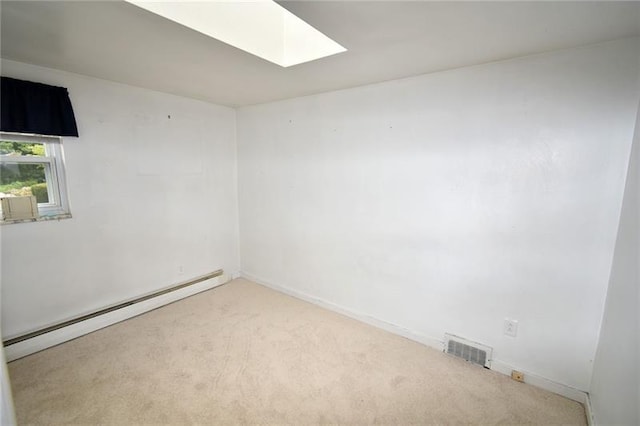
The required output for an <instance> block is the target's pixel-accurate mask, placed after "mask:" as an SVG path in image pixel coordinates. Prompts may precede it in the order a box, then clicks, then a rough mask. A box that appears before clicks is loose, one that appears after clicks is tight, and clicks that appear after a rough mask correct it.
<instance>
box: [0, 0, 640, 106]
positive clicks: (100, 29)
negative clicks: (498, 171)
mask: <svg viewBox="0 0 640 426" xmlns="http://www.w3.org/2000/svg"><path fill="white" fill-rule="evenodd" d="M280 4H282V5H283V6H284V7H286V8H287V9H289V10H290V11H291V12H293V13H294V14H296V15H298V16H299V17H301V18H302V19H304V20H305V21H307V22H308V23H310V24H311V25H313V26H314V27H316V28H317V29H319V30H320V31H322V32H323V33H325V34H326V35H327V36H329V37H331V38H332V39H334V40H336V41H337V42H338V43H340V44H341V45H343V46H345V47H346V48H347V49H348V51H347V52H345V53H341V54H338V55H334V56H330V57H327V58H323V59H320V60H317V61H313V62H308V63H304V64H300V65H296V66H293V67H290V68H281V67H280V66H278V65H275V64H272V63H270V62H267V61H265V60H262V59H259V58H257V57H254V56H252V55H250V54H248V53H245V52H243V51H241V50H238V49H236V48H234V47H231V46H229V45H226V44H224V43H222V42H220V41H217V40H215V39H211V38H209V37H207V36H205V35H202V34H200V33H198V32H196V31H193V30H190V29H188V28H186V27H182V26H180V25H178V24H176V23H174V22H171V21H169V20H167V19H165V18H162V17H160V16H157V15H154V14H152V13H150V12H147V11H145V10H143V9H140V8H138V7H136V6H134V5H132V4H129V3H125V2H121V1H106V2H99V1H81V2H77V1H71V2H62V1H43V2H38V1H18V2H11V1H2V3H1V13H2V22H1V27H0V28H1V36H2V44H1V51H0V53H1V56H2V57H3V58H6V59H12V60H16V61H21V62H26V63H31V64H36V65H40V66H45V67H51V68H56V69H60V70H65V71H70V72H74V73H78V74H84V75H88V76H92V77H98V78H102V79H106V80H111V81H117V82H120V83H126V84H131V85H135V86H139V87H145V88H149V89H154V90H158V91H162V92H167V93H173V94H176V95H181V96H186V97H190V98H195V99H201V100H205V101H209V102H213V103H216V104H221V105H227V106H232V107H237V106H244V105H251V104H257V103H264V102H269V101H274V100H280V99H286V98H291V97H297V96H304V95H309V94H314V93H320V92H326V91H331V90H337V89H344V88H348V87H354V86H359V85H364V84H369V83H375V82H381V81H386V80H393V79H398V78H403V77H408V76H413V75H418V74H424V73H429V72H435V71H441V70H445V69H451V68H457V67H462V66H468V65H474V64H479V63H486V62H491V61H497V60H502V59H507V58H513V57H518V56H524V55H529V54H534V53H540V52H545V51H551V50H556V49H564V48H569V47H574V46H580V45H586V44H592V43H597V42H602V41H608V40H614V39H618V38H624V37H631V36H638V35H640V2H609V1H607V2H561V1H558V2H555V1H554V2H477V1H474V2H420V1H414V2H400V1H386V2H384V1H374V2H367V1H332V2H328V1H294V2H288V1H284V2H280Z"/></svg>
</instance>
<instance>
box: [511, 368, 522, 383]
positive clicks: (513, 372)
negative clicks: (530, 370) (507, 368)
mask: <svg viewBox="0 0 640 426" xmlns="http://www.w3.org/2000/svg"><path fill="white" fill-rule="evenodd" d="M511 378H512V379H513V380H515V381H517V382H522V383H524V373H523V372H522V371H518V370H511Z"/></svg>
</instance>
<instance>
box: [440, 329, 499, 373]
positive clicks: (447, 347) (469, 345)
mask: <svg viewBox="0 0 640 426" xmlns="http://www.w3.org/2000/svg"><path fill="white" fill-rule="evenodd" d="M444 352H445V353H448V354H450V355H453V356H455V357H458V358H462V359H464V360H465V361H469V362H470V363H472V364H477V365H480V366H482V367H485V368H491V353H492V352H493V349H492V348H490V347H489V346H486V345H483V344H480V343H476V342H473V341H471V340H467V339H464V338H462V337H458V336H455V335H453V334H448V333H447V334H445V335H444Z"/></svg>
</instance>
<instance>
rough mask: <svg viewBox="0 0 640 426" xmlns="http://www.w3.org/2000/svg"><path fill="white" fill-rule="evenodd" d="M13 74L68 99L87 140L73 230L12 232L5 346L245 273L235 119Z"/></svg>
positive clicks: (5, 283) (78, 81)
mask: <svg viewBox="0 0 640 426" xmlns="http://www.w3.org/2000/svg"><path fill="white" fill-rule="evenodd" d="M2 73H3V75H6V76H9V77H15V78H21V79H25V80H32V81H38V82H42V83H47V84H54V85H59V86H64V87H67V88H68V89H69V93H70V97H71V100H72V103H73V107H74V111H75V114H76V119H77V122H78V130H79V133H80V137H79V138H71V137H69V138H65V139H64V142H63V147H64V153H65V159H66V171H67V181H68V188H69V198H70V203H71V213H72V215H73V218H72V219H68V220H61V221H50V222H38V223H23V224H13V225H4V226H2V228H1V230H0V231H1V232H2V265H1V266H2V335H3V337H4V338H7V337H10V336H14V335H17V334H21V333H24V332H26V331H30V330H33V329H36V328H39V327H42V326H45V325H49V324H51V323H55V322H57V321H59V320H63V319H67V318H69V317H73V316H76V315H78V314H81V313H86V312H88V311H92V310H95V309H98V308H102V307H104V306H106V305H109V304H113V303H117V302H120V301H123V300H125V299H128V298H131V297H135V296H138V295H141V294H144V293H147V292H151V291H153V290H156V289H159V288H162V287H166V286H169V285H172V284H175V283H177V282H180V281H184V280H186V279H189V278H192V277H195V276H198V275H202V274H205V273H207V272H212V271H214V270H216V269H219V268H224V270H225V272H226V273H227V274H230V273H232V272H235V271H237V270H238V264H239V260H238V248H237V239H238V235H237V229H238V226H237V190H236V145H235V111H234V110H233V109H230V108H225V107H220V106H215V105H211V104H208V103H204V102H199V101H194V100H190V99H185V98H180V97H177V96H172V95H167V94H163V93H158V92H153V91H149V90H144V89H139V88H134V87H130V86H125V85H120V84H115V83H110V82H107V81H102V80H97V79H92V78H87V77H82V76H78V75H74V74H69V73H64V72H59V71H54V70H50V69H44V68H39V67H35V66H31V65H26V64H21V63H17V62H12V61H7V60H3V61H2ZM168 116H170V117H171V118H168ZM181 267H182V273H180V268H181Z"/></svg>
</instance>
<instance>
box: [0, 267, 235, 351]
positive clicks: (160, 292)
mask: <svg viewBox="0 0 640 426" xmlns="http://www.w3.org/2000/svg"><path fill="white" fill-rule="evenodd" d="M222 274H224V271H223V270H222V269H218V270H217V271H214V272H211V273H208V274H205V275H201V276H199V277H197V278H194V279H191V280H189V281H185V282H183V283H180V284H177V285H175V286H171V287H167V288H165V289H162V290H158V291H155V292H153V293H150V294H147V295H145V296H140V297H137V298H135V299H131V300H128V301H126V302H122V303H119V304H117V305H113V306H109V307H108V308H103V309H99V310H97V311H95V312H91V313H89V314H85V315H81V316H79V317H76V318H72V319H70V320H66V321H62V322H60V323H58V324H53V325H50V326H48V327H44V328H41V329H39V330H35V331H32V332H30V333H27V334H23V335H22V336H17V337H13V338H11V339H7V340H4V341H3V342H2V344H3V345H4V346H5V347H6V346H10V345H13V344H15V343H19V342H22V341H24V340H28V339H32V338H34V337H37V336H40V335H42V334H46V333H50V332H52V331H54V330H58V329H61V328H64V327H68V326H70V325H73V324H77V323H79V322H82V321H86V320H88V319H91V318H95V317H97V316H100V315H104V314H108V313H109V312H113V311H117V310H118V309H122V308H126V307H127V306H131V305H135V304H136V303H140V302H144V301H145V300H149V299H153V298H154V297H158V296H162V295H164V294H167V293H171V292H174V291H176V290H180V289H182V288H185V287H189V286H191V285H194V284H197V283H200V282H202V281H206V280H210V279H211V278H216V277H219V276H221V275H222Z"/></svg>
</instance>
